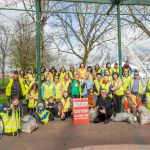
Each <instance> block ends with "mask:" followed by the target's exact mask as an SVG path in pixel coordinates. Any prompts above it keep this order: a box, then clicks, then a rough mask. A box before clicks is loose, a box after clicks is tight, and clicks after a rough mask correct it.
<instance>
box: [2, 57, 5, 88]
mask: <svg viewBox="0 0 150 150" xmlns="http://www.w3.org/2000/svg"><path fill="white" fill-rule="evenodd" d="M4 82H5V58H3V62H2V85H3V86H4Z"/></svg>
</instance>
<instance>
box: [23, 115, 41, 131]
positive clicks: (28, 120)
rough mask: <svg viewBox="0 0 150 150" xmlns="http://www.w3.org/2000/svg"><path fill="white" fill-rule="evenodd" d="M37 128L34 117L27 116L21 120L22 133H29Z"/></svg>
mask: <svg viewBox="0 0 150 150" xmlns="http://www.w3.org/2000/svg"><path fill="white" fill-rule="evenodd" d="M37 128H38V124H37V123H36V120H35V118H34V117H32V116H30V115H27V116H25V117H23V119H22V120H21V130H22V132H24V133H31V132H32V131H34V130H35V129H37Z"/></svg>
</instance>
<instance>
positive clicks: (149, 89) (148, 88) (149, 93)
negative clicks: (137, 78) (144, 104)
mask: <svg viewBox="0 0 150 150" xmlns="http://www.w3.org/2000/svg"><path fill="white" fill-rule="evenodd" d="M146 100H147V101H150V79H149V81H148V82H147V85H146Z"/></svg>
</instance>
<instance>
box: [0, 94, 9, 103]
mask: <svg viewBox="0 0 150 150" xmlns="http://www.w3.org/2000/svg"><path fill="white" fill-rule="evenodd" d="M3 103H8V99H7V96H5V95H0V105H1V104H3Z"/></svg>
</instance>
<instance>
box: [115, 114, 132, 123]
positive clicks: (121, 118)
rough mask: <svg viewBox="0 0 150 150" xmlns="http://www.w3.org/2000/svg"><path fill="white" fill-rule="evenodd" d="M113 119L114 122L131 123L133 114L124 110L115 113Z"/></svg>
mask: <svg viewBox="0 0 150 150" xmlns="http://www.w3.org/2000/svg"><path fill="white" fill-rule="evenodd" d="M114 121H116V122H121V121H127V122H128V123H131V124H132V123H133V122H134V116H133V115H132V114H129V113H126V112H123V113H117V114H116V116H115V118H114Z"/></svg>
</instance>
